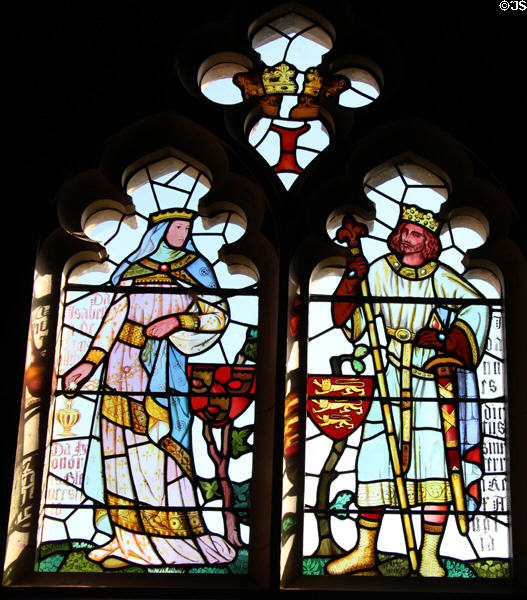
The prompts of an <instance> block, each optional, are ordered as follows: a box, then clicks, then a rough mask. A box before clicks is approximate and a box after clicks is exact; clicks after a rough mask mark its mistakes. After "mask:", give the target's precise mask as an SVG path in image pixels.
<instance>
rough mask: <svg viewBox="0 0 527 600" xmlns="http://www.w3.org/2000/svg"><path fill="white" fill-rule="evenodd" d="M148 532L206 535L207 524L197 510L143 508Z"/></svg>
mask: <svg viewBox="0 0 527 600" xmlns="http://www.w3.org/2000/svg"><path fill="white" fill-rule="evenodd" d="M140 513H141V518H142V521H143V526H144V528H145V531H146V533H150V534H152V535H159V536H162V537H190V536H192V535H204V534H205V533H206V530H205V525H204V524H203V520H202V519H201V515H200V514H199V512H198V511H197V510H152V509H149V510H141V511H140Z"/></svg>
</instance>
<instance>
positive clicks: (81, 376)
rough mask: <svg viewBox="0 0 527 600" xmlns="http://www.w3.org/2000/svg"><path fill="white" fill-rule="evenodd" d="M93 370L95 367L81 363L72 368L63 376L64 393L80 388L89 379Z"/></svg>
mask: <svg viewBox="0 0 527 600" xmlns="http://www.w3.org/2000/svg"><path fill="white" fill-rule="evenodd" d="M94 369H95V365H94V364H93V363H90V362H81V363H79V364H78V365H77V366H76V367H73V369H71V371H68V372H67V373H66V374H65V375H64V388H65V389H66V391H73V390H76V389H77V388H78V387H81V386H82V384H83V383H84V382H85V381H86V380H87V379H89V378H90V375H91V374H92V373H93V370H94Z"/></svg>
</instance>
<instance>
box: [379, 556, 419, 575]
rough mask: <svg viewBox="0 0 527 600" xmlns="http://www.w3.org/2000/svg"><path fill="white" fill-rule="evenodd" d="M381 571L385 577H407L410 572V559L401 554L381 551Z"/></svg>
mask: <svg viewBox="0 0 527 600" xmlns="http://www.w3.org/2000/svg"><path fill="white" fill-rule="evenodd" d="M378 560H379V565H378V569H379V573H380V574H381V575H383V576H384V577H406V576H407V575H409V574H410V571H411V569H410V561H409V560H408V557H407V556H402V555H400V554H384V553H382V552H379V556H378Z"/></svg>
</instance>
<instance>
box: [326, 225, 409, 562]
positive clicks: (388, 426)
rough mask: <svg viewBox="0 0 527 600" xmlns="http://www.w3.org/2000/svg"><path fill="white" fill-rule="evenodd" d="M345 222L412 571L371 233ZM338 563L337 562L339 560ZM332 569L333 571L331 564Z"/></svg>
mask: <svg viewBox="0 0 527 600" xmlns="http://www.w3.org/2000/svg"><path fill="white" fill-rule="evenodd" d="M344 224H345V225H346V226H345V227H343V228H341V229H340V230H339V231H338V232H337V238H338V239H339V241H346V242H347V245H348V250H349V258H348V264H351V265H353V267H354V268H353V269H351V270H350V271H349V273H348V278H349V280H353V279H357V280H359V281H360V292H361V295H362V297H363V299H364V302H363V304H362V307H363V310H364V315H365V318H366V325H367V330H368V338H369V340H370V348H371V353H372V357H373V365H374V368H375V377H376V379H377V387H378V391H379V396H380V398H381V406H382V416H383V423H384V430H385V432H386V437H387V440H388V446H389V449H390V459H391V464H392V469H393V473H394V479H395V487H396V490H397V498H398V501H399V506H400V508H401V519H402V523H403V529H404V535H405V540H406V546H407V550H408V557H409V559H410V567H411V570H412V571H416V570H417V552H416V544H415V534H414V529H413V524H412V517H411V514H410V506H409V504H408V495H407V492H406V486H405V481H404V473H403V465H402V460H401V456H400V454H399V449H398V445H397V435H396V431H395V425H394V419H393V413H392V408H391V405H390V400H389V397H390V394H389V391H388V385H387V382H386V374H385V370H384V365H383V359H382V354H381V350H380V346H379V335H378V331H377V324H376V321H375V316H374V314H373V310H372V307H371V304H370V303H369V302H368V298H369V297H370V290H369V286H368V281H367V279H366V278H365V277H364V276H365V274H366V272H367V270H368V265H367V262H366V259H365V258H364V256H363V254H362V252H361V247H360V239H361V237H363V236H365V235H367V233H368V229H367V228H366V226H365V225H363V224H361V223H357V222H356V221H355V220H354V219H353V218H352V217H346V218H345V220H344ZM353 287H355V286H353ZM338 294H339V290H337V295H338ZM344 558H345V557H344ZM337 560H339V559H337ZM340 560H343V559H340ZM334 562H335V563H336V562H337V561H334ZM328 572H331V567H328Z"/></svg>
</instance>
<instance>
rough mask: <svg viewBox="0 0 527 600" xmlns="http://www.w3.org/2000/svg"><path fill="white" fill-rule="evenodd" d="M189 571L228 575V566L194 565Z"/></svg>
mask: <svg viewBox="0 0 527 600" xmlns="http://www.w3.org/2000/svg"><path fill="white" fill-rule="evenodd" d="M188 572H189V573H206V574H208V575H228V573H229V570H228V569H227V567H192V569H189V570H188Z"/></svg>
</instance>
